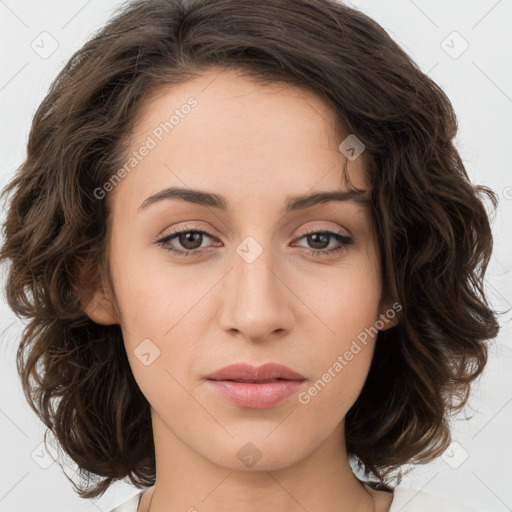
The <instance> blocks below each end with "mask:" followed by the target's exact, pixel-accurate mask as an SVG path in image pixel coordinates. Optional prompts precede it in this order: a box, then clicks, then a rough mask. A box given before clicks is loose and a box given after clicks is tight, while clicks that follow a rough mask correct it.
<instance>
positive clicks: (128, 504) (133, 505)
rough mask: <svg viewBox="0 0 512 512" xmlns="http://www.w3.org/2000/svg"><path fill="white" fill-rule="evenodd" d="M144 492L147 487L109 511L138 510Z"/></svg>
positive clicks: (131, 511)
mask: <svg viewBox="0 0 512 512" xmlns="http://www.w3.org/2000/svg"><path fill="white" fill-rule="evenodd" d="M144 492H145V489H144V490H142V491H139V492H138V493H137V494H135V495H134V496H132V497H131V498H130V499H128V500H126V501H125V502H124V503H121V505H118V506H117V507H116V508H113V509H111V510H109V511H108V512H137V509H138V508H139V504H140V499H141V498H142V495H143V494H144Z"/></svg>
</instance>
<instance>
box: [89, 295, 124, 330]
mask: <svg viewBox="0 0 512 512" xmlns="http://www.w3.org/2000/svg"><path fill="white" fill-rule="evenodd" d="M82 306H83V302H82ZM83 309H84V312H85V314H86V315H87V316H88V317H89V318H90V319H91V320H92V321H93V322H96V323H97V324H102V325H112V324H118V323H119V320H118V318H117V315H116V314H115V312H114V310H113V308H112V304H111V301H110V299H109V298H108V296H107V295H106V293H105V292H104V291H102V290H96V291H95V292H94V293H93V295H92V297H91V298H90V300H89V302H88V303H87V305H86V306H85V307H83Z"/></svg>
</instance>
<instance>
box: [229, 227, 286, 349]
mask: <svg viewBox="0 0 512 512" xmlns="http://www.w3.org/2000/svg"><path fill="white" fill-rule="evenodd" d="M258 238H259V240H262V239H263V235H259V237H258ZM265 240H266V242H265V243H264V244H265V245H263V244H261V243H260V242H259V241H258V240H256V237H252V236H248V237H246V238H245V239H244V240H242V242H241V243H240V244H239V245H238V246H237V247H236V249H235V250H236V254H234V255H233V269H232V271H231V272H230V273H229V277H228V280H227V282H226V284H225V288H224V290H223V296H224V297H223V300H222V308H223V310H222V314H221V321H222V324H223V325H222V327H223V328H224V329H228V330H229V329H236V330H238V331H241V332H243V333H244V334H245V335H246V336H247V337H249V338H251V339H257V338H262V337H265V336H267V335H269V334H270V333H272V332H273V331H274V330H276V329H285V328H288V327H289V321H290V312H289V311H287V308H286V299H285V294H286V286H285V285H284V284H283V282H282V281H281V279H282V278H280V277H278V274H279V272H278V271H276V269H275V267H276V264H275V261H276V258H275V257H274V254H273V252H272V250H273V249H272V246H271V245H272V244H271V240H270V239H269V237H268V236H266V237H265Z"/></svg>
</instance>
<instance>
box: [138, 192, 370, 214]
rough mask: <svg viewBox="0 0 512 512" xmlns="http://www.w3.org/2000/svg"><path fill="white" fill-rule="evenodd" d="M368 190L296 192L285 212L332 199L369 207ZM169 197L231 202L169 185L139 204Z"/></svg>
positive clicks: (219, 204)
mask: <svg viewBox="0 0 512 512" xmlns="http://www.w3.org/2000/svg"><path fill="white" fill-rule="evenodd" d="M365 192H366V190H361V189H357V190H330V191H324V192H314V193H312V194H296V195H290V196H287V198H286V200H285V206H284V208H283V213H289V212H291V211H294V210H304V209H306V208H310V207H311V206H315V205H318V204H323V203H328V202H332V201H352V202H354V203H355V204H357V205H358V206H361V207H364V208H367V207H368V206H369V205H370V203H371V200H370V199H369V198H368V197H366V196H365V195H364V194H365ZM169 199H178V200H181V201H186V202H189V203H194V204H198V205H200V206H206V207H210V208H217V209H219V210H228V209H229V202H228V200H227V199H226V198H225V197H224V196H221V195H218V194H214V193H212V192H205V191H201V190H193V189H190V188H179V187H169V188H165V189H163V190H160V191H159V192H157V193H155V194H153V195H151V196H149V197H148V198H146V199H145V200H144V201H143V203H142V204H141V205H140V206H139V210H143V209H145V208H147V207H148V206H150V205H152V204H155V203H157V202H160V201H163V200H169Z"/></svg>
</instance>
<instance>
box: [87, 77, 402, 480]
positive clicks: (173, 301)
mask: <svg viewBox="0 0 512 512" xmlns="http://www.w3.org/2000/svg"><path fill="white" fill-rule="evenodd" d="M173 115H174V117H172V116H173ZM341 142H342V140H338V139H337V138H336V136H335V135H334V120H333V118H332V113H331V111H330V110H329V109H328V108H327V106H326V105H325V104H324V103H323V102H322V101H321V100H320V99H319V98H317V97H316V96H315V95H313V94H311V93H310V92H308V91H306V90H303V89H297V88H294V87H291V86H288V85H287V84H279V85H276V84H274V85H272V86H260V85H256V84H255V83H253V82H251V81H249V80H248V79H247V78H243V77H241V76H240V75H239V74H237V73H236V72H223V73H220V74H219V72H218V71H209V72H205V73H204V74H203V75H202V76H200V77H199V78H196V79H194V80H192V81H189V82H187V83H185V84H183V85H181V86H178V87H174V88H172V90H171V89H169V90H166V91H163V90H161V91H159V95H153V96H152V98H151V99H150V100H148V101H147V102H146V104H145V106H144V109H143V111H142V113H141V117H140V118H139V120H138V124H137V127H136V130H135V136H134V138H133V141H132V146H131V152H130V154H129V155H127V159H126V163H127V165H126V166H125V172H124V173H123V172H121V173H120V174H119V176H120V177H121V179H120V180H119V183H117V185H115V186H113V185H111V186H113V190H112V191H111V192H110V196H107V200H109V201H110V204H111V208H112V236H111V245H110V265H111V271H112V281H113V286H114V290H115V294H116V297H117V301H118V305H119V308H120V317H119V318H117V317H115V315H112V314H110V313H108V307H99V306H102V305H101V300H103V299H102V298H101V297H100V295H99V294H98V295H96V299H97V300H96V302H95V304H96V306H93V305H92V304H91V305H89V306H88V309H87V311H88V313H89V314H90V316H91V318H93V319H95V320H96V321H98V322H99V323H120V325H121V328H122V332H123V336H124V341H125V346H126V351H127V354H128V359H129V362H130V365H131V368H132V371H133V374H134V376H135V379H136V381H137V383H138V385H139V386H140V388H141V390H142V392H143V393H144V395H145V397H146V398H147V400H148V402H149V403H150V405H151V407H152V417H153V428H154V431H155V432H154V433H155V441H156V442H157V443H167V445H168V446H169V447H170V446H173V447H176V446H180V448H181V449H182V450H183V451H182V453H185V452H188V453H190V452H191V451H192V452H194V453H195V454H196V455H199V456H201V457H203V458H206V459H208V460H209V461H211V462H213V463H215V464H219V465H222V466H226V467H230V468H239V469H240V468H244V465H245V467H247V468H249V467H251V466H250V464H254V461H256V462H257V465H256V467H257V468H258V469H267V470H269V469H276V468H280V467H286V466H288V465H290V464H292V463H294V462H296V461H299V460H301V459H303V458H305V457H306V456H308V455H310V454H311V453H313V452H314V451H315V450H316V449H317V448H318V447H319V446H320V445H321V444H322V443H324V442H325V441H327V440H329V439H330V440H332V441H333V442H334V443H336V445H338V444H340V443H339V441H340V440H342V439H343V437H342V436H343V425H344V423H343V419H344V416H345V414H346V413H347V411H348V410H349V409H350V407H351V406H352V404H353V403H354V402H355V400H356V398H357V397H358V395H359V393H360V391H361V388H362V386H363V384H364V382H365V379H366V376H367V373H368V370H369V366H370V362H371V359H372V355H373V350H374V343H375V341H376V338H374V337H372V334H373V332H374V331H370V333H371V334H368V331H365V329H369V328H371V327H372V326H374V325H375V322H376V321H377V320H378V319H379V315H382V314H384V313H385V309H379V303H380V299H381V293H382V289H381V281H380V269H379V259H378V253H377V247H376V245H375V239H374V236H373V234H372V225H371V216H370V209H369V207H368V206H367V205H365V204H364V203H363V202H362V201H358V200H354V199H350V198H348V199H347V198H346V199H345V200H331V201H322V202H320V201H313V200H312V201H308V200H303V201H297V199H298V198H299V197H300V196H309V195H311V194H318V193H320V192H327V193H333V192H340V191H342V190H346V184H345V183H344V182H343V179H342V174H343V173H342V169H343V166H344V164H345V162H346V157H345V156H344V154H343V153H342V152H341V151H340V149H338V145H339V144H340V143H341ZM144 147H145V148H146V149H143V148H144ZM130 159H132V160H130ZM348 169H349V173H350V178H351V181H352V182H353V184H354V185H355V186H357V187H358V188H362V189H365V190H367V192H366V193H365V194H364V197H366V198H368V197H369V190H368V183H367V181H366V178H365V173H364V169H363V164H362V157H359V158H356V159H355V160H352V161H349V162H348ZM171 188H179V189H184V190H185V191H188V192H187V194H188V196H185V195H184V194H181V198H180V195H179V194H174V195H171V194H170V193H166V192H165V191H166V190H168V189H171ZM105 189H107V190H108V189H109V185H107V186H106V187H105ZM197 191H201V192H202V193H204V195H203V196H201V197H199V199H201V198H202V199H203V200H201V201H199V200H198V196H195V195H193V194H195V193H196V192H197ZM209 194H212V195H213V194H214V195H215V200H214V199H212V198H209V196H208V195H209ZM166 196H167V197H166ZM187 198H188V199H187ZM99 200H101V199H99ZM217 203H219V204H217ZM174 230H180V231H181V230H183V232H184V233H189V234H188V235H186V234H182V235H178V236H174V235H175V233H174ZM308 233H309V235H308ZM312 233H316V235H315V234H312ZM326 233H327V234H326ZM163 239H166V240H165V241H163ZM159 241H160V242H159ZM173 251H177V252H173ZM186 251H189V252H188V253H187V254H185V253H186ZM386 307H387V306H386ZM392 324H393V322H387V323H386V328H387V327H389V326H391V325H392ZM363 340H364V341H363ZM241 362H244V363H248V364H250V365H252V366H260V365H262V364H264V363H279V364H282V365H285V366H286V367H288V368H290V369H292V370H294V371H295V372H297V373H298V374H300V375H302V376H303V377H304V380H303V381H295V382H291V381H288V382H285V381H281V382H280V383H279V384H275V383H274V384H270V385H269V384H267V385H266V386H265V385H264V384H261V383H260V384H257V383H245V384H243V383H233V382H231V384H230V383H229V382H223V383H222V382H220V383H219V381H218V382H217V383H213V382H212V381H211V380H207V379H206V376H208V375H209V374H211V373H212V372H215V371H217V370H219V369H221V368H223V367H225V366H227V365H231V364H233V363H241ZM283 382H284V384H283ZM251 386H252V387H251ZM276 388H279V389H284V390H285V391H287V392H288V393H291V394H289V395H286V393H285V394H284V395H279V393H278V391H276ZM221 389H223V390H224V391H225V392H226V393H227V394H225V393H222V392H220V391H219V390H221ZM234 389H236V390H238V391H235V390H234ZM226 390H227V391H226ZM279 397H280V398H279ZM249 460H252V461H253V462H252V463H248V461H249Z"/></svg>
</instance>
